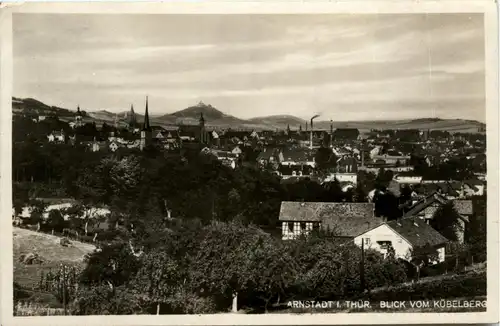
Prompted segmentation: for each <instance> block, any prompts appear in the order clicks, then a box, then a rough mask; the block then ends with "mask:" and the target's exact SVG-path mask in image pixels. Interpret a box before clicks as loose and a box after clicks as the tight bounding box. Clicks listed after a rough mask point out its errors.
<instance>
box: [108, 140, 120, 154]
mask: <svg viewBox="0 0 500 326" xmlns="http://www.w3.org/2000/svg"><path fill="white" fill-rule="evenodd" d="M109 149H110V150H111V151H112V152H115V151H116V150H117V149H118V144H117V143H116V142H115V141H112V142H111V143H110V144H109Z"/></svg>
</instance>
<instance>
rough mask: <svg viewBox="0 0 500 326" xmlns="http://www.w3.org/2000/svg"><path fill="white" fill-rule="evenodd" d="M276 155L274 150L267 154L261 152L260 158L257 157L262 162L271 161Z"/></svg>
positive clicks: (268, 151) (266, 152)
mask: <svg viewBox="0 0 500 326" xmlns="http://www.w3.org/2000/svg"><path fill="white" fill-rule="evenodd" d="M273 155H274V151H272V150H267V151H265V152H260V153H259V156H257V161H260V160H269V159H271V156H273Z"/></svg>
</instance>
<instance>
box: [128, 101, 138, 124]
mask: <svg viewBox="0 0 500 326" xmlns="http://www.w3.org/2000/svg"><path fill="white" fill-rule="evenodd" d="M136 124H137V118H136V116H135V111H134V105H133V104H131V105H130V115H129V117H128V125H129V127H130V128H135V127H136Z"/></svg>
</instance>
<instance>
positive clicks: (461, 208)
mask: <svg viewBox="0 0 500 326" xmlns="http://www.w3.org/2000/svg"><path fill="white" fill-rule="evenodd" d="M447 202H448V200H447V199H446V198H444V197H443V196H442V195H440V194H438V193H433V194H431V195H429V196H427V197H425V198H424V199H422V200H420V201H418V202H417V203H415V205H413V206H412V207H411V208H410V210H409V211H408V212H407V213H406V215H407V216H414V215H416V214H418V213H420V212H421V211H423V210H424V209H426V208H427V207H429V206H431V205H433V204H435V203H438V204H441V205H444V204H446V203H447ZM452 202H453V206H454V207H455V209H456V210H457V213H458V214H460V216H462V218H463V220H465V221H467V222H468V221H469V219H468V218H467V216H468V215H472V201H471V200H453V201H452Z"/></svg>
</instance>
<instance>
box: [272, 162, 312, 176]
mask: <svg viewBox="0 0 500 326" xmlns="http://www.w3.org/2000/svg"><path fill="white" fill-rule="evenodd" d="M312 174H313V168H312V167H311V166H309V165H284V164H280V165H279V166H278V175H280V176H281V178H282V179H288V178H292V177H297V178H305V177H310V176H312Z"/></svg>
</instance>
